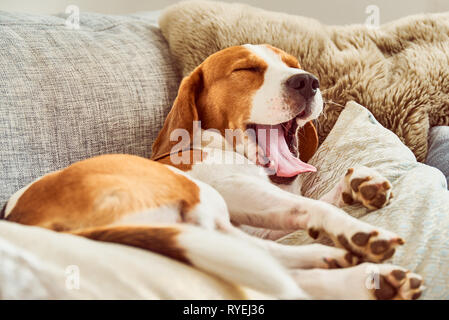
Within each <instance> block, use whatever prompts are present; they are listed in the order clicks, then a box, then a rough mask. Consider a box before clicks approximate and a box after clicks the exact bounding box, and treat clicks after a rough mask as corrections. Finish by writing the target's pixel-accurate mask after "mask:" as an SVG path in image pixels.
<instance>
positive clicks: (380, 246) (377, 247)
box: [371, 240, 390, 254]
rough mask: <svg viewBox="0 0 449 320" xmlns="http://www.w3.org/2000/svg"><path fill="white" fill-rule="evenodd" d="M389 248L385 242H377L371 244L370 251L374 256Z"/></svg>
mask: <svg viewBox="0 0 449 320" xmlns="http://www.w3.org/2000/svg"><path fill="white" fill-rule="evenodd" d="M389 247H390V245H389V243H388V241H387V240H377V241H374V242H373V243H371V251H372V252H373V253H374V254H381V253H384V252H385V251H387V249H388V248H389Z"/></svg>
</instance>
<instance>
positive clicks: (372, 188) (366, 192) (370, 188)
mask: <svg viewBox="0 0 449 320" xmlns="http://www.w3.org/2000/svg"><path fill="white" fill-rule="evenodd" d="M378 191H379V187H378V186H376V185H374V184H371V185H367V186H362V187H361V188H360V193H361V194H362V196H363V198H364V199H366V200H372V199H374V197H375V196H376V194H377V192H378Z"/></svg>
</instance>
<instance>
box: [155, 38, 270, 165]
mask: <svg viewBox="0 0 449 320" xmlns="http://www.w3.org/2000/svg"><path fill="white" fill-rule="evenodd" d="M267 67H268V65H267V64H266V62H265V61H264V60H262V59H261V58H259V57H258V56H257V55H255V54H254V53H252V52H251V51H250V50H248V49H246V48H245V47H242V46H235V47H230V48H227V49H224V50H222V51H219V52H217V53H215V54H213V55H211V56H210V57H208V58H207V59H206V60H204V62H203V63H202V64H201V65H200V66H198V67H197V68H196V69H195V70H194V71H193V72H192V73H191V74H190V75H189V76H187V77H186V78H184V79H183V81H182V83H181V86H180V88H179V91H178V96H177V97H176V100H175V102H174V104H173V107H172V109H171V110H170V112H169V114H168V116H167V118H166V119H165V123H164V126H163V128H162V130H161V131H160V132H159V135H158V137H157V139H156V141H155V142H154V144H153V154H152V156H151V159H159V158H160V157H161V156H162V155H167V154H170V153H172V152H173V151H177V150H174V148H175V146H176V147H178V148H179V149H181V148H182V149H186V148H188V147H190V145H182V146H179V145H178V142H177V141H170V134H171V132H172V131H173V130H175V129H185V130H187V132H189V134H190V141H189V142H190V143H191V142H192V141H193V121H199V120H201V128H202V129H204V130H207V129H216V130H219V131H220V133H221V134H222V135H223V136H224V135H225V129H232V130H235V129H240V130H242V132H243V131H245V130H246V124H247V121H248V119H249V117H250V114H251V106H252V96H253V94H254V93H255V92H256V90H257V89H258V88H260V87H261V86H262V84H263V81H264V73H265V70H266V69H267ZM248 68H253V69H256V70H257V72H249V71H247V70H245V69H248Z"/></svg>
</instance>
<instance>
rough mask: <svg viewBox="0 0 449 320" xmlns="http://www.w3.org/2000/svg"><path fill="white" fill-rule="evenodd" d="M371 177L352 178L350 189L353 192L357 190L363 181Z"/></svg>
mask: <svg viewBox="0 0 449 320" xmlns="http://www.w3.org/2000/svg"><path fill="white" fill-rule="evenodd" d="M370 179H371V177H365V178H354V179H352V181H351V188H352V190H354V191H355V192H358V191H359V186H360V185H361V184H362V183H364V182H365V181H368V180H370Z"/></svg>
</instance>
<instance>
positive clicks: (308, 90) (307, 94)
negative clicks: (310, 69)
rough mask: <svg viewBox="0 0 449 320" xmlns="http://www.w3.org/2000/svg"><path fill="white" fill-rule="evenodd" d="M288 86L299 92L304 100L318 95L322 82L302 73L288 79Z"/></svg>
mask: <svg viewBox="0 0 449 320" xmlns="http://www.w3.org/2000/svg"><path fill="white" fill-rule="evenodd" d="M287 86H288V87H289V88H292V89H295V90H298V91H299V93H300V94H301V95H302V96H303V97H304V99H309V98H311V97H313V96H314V95H315V94H316V91H317V89H318V88H319V87H320V82H319V81H318V79H317V78H316V77H315V76H314V75H311V74H310V73H300V74H295V75H294V76H291V77H290V78H288V79H287Z"/></svg>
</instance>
